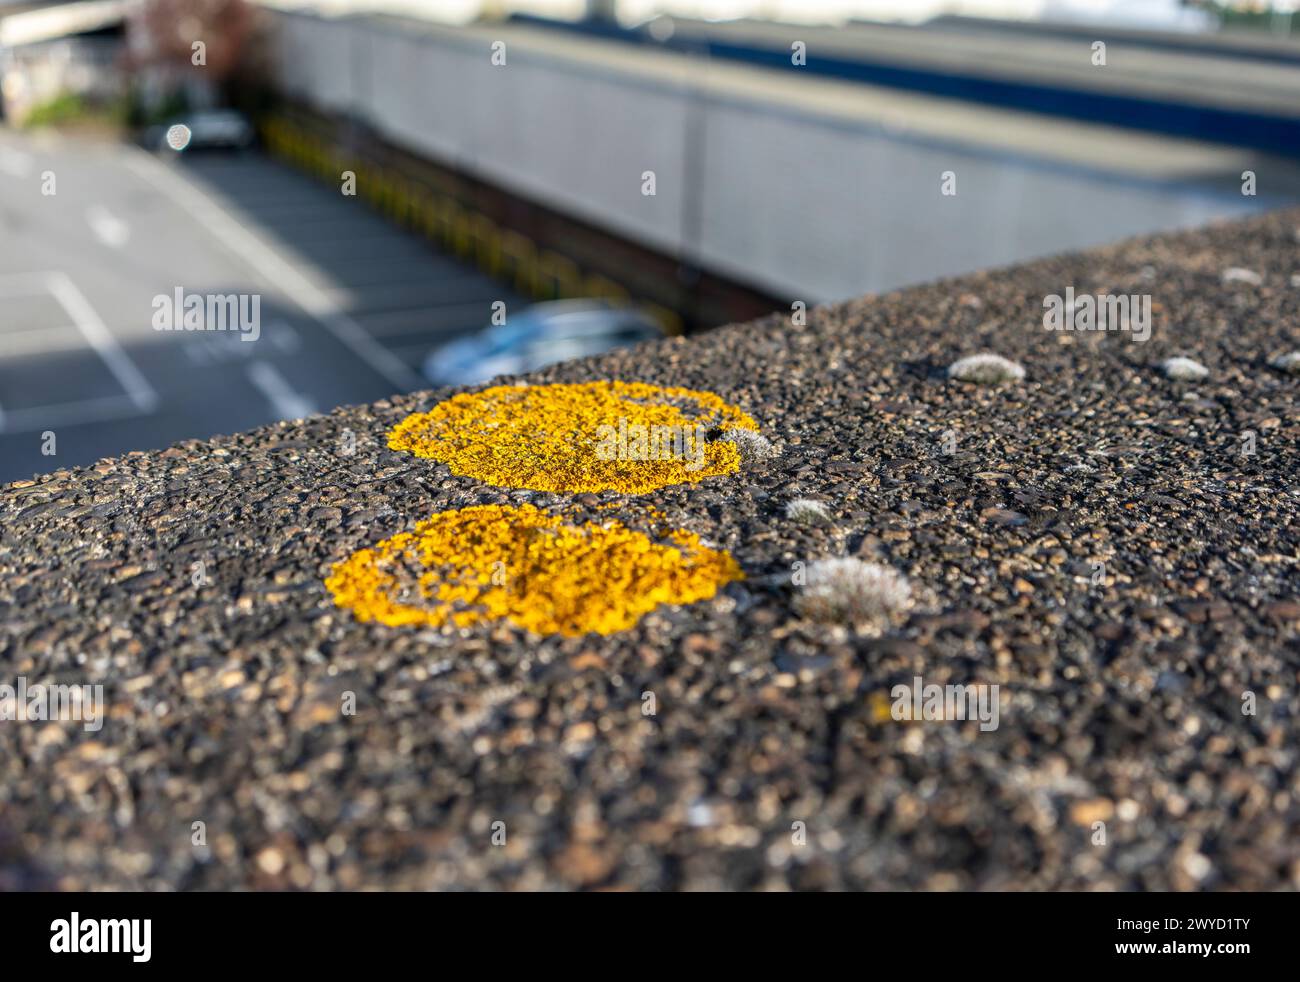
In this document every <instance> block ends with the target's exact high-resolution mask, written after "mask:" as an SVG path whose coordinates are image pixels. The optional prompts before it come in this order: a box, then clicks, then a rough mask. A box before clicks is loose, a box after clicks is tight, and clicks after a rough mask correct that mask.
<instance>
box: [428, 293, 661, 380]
mask: <svg viewBox="0 0 1300 982" xmlns="http://www.w3.org/2000/svg"><path fill="white" fill-rule="evenodd" d="M662 336H663V331H662V330H661V329H660V328H659V325H658V324H657V323H656V322H655V321H654V320H652V319H651V318H650V317H649V316H647V315H646V314H644V313H642V312H641V311H638V310H636V309H635V308H633V307H624V306H617V305H615V304H610V303H605V302H603V301H600V300H559V301H555V302H553V303H540V304H536V305H535V306H532V307H529V308H528V309H527V310H525V311H523V313H520V314H514V315H511V316H508V317H507V319H506V322H505V323H504V324H495V325H493V326H491V327H488V328H485V329H484V330H482V331H480V332H479V333H477V334H475V335H472V336H471V337H467V338H459V339H457V340H455V341H451V342H449V343H447V344H444V345H442V346H440V347H438V348H435V349H434V350H433V351H432V352H430V353H429V355H428V357H427V358H425V360H424V366H423V371H424V375H425V377H426V378H427V379H428V380H429V381H430V382H432V383H433V384H434V385H476V384H478V383H479V382H486V381H487V380H488V379H491V378H495V377H497V376H498V375H521V374H523V373H525V372H533V371H536V370H537V369H539V368H545V367H546V366H547V365H553V364H555V363H556V362H560V361H568V360H569V359H571V358H585V357H587V356H588V355H599V354H603V353H604V352H606V351H613V350H614V349H616V348H626V347H628V346H630V345H633V344H637V343H639V342H641V341H648V340H651V339H652V338H658V337H662Z"/></svg>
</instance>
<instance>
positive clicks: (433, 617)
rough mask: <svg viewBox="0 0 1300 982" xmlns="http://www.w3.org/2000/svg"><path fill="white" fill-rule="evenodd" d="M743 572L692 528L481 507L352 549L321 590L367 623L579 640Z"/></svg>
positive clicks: (709, 592)
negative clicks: (502, 627)
mask: <svg viewBox="0 0 1300 982" xmlns="http://www.w3.org/2000/svg"><path fill="white" fill-rule="evenodd" d="M743 576H744V574H743V573H742V572H741V571H740V567H739V566H737V565H736V562H735V560H733V559H732V558H731V556H730V554H728V553H727V552H725V551H722V550H714V549H710V548H708V547H706V546H705V545H703V544H702V543H701V542H700V540H699V538H698V537H697V536H696V535H694V534H693V533H691V532H685V531H682V530H662V531H661V532H657V533H656V534H655V537H654V538H651V537H650V536H648V535H646V534H644V533H642V532H638V531H635V530H633V529H630V528H627V527H626V526H625V525H623V524H622V523H621V522H618V521H612V520H611V521H608V522H605V523H603V524H595V523H590V522H588V523H584V524H581V525H575V524H569V523H568V522H566V520H565V519H564V518H563V517H562V516H559V515H553V514H550V513H548V512H544V511H542V510H540V509H538V508H535V507H533V506H532V505H521V506H518V507H511V506H507V505H475V506H473V507H470V508H463V509H460V510H459V511H444V512H439V513H437V514H435V515H433V516H432V517H431V518H429V519H427V520H426V521H423V522H420V523H419V524H418V525H417V526H416V527H415V530H414V531H412V532H402V533H400V534H398V535H395V536H393V537H392V538H390V539H385V540H384V541H382V542H380V543H379V544H378V545H376V546H375V547H374V548H372V549H361V550H359V551H357V552H355V553H353V555H352V556H350V557H349V558H348V559H346V560H344V561H343V562H341V563H339V564H337V565H336V566H335V567H334V568H333V570H332V571H331V573H330V576H329V578H328V579H327V580H326V581H325V586H326V587H327V588H328V589H329V591H330V592H331V593H332V594H333V595H334V602H335V603H336V604H337V605H338V606H340V607H346V608H347V609H349V610H351V611H352V612H353V614H354V615H355V616H356V618H357V619H358V620H360V621H378V622H379V623H381V624H387V625H390V626H393V627H401V626H406V625H419V626H429V627H442V626H444V625H447V624H454V625H456V626H458V627H468V626H471V625H474V624H480V623H485V622H491V621H500V620H506V621H509V622H511V623H513V624H516V625H518V626H519V627H523V628H527V629H528V630H530V631H534V632H536V633H537V634H564V635H569V636H573V635H580V634H586V633H587V632H589V631H594V632H595V633H597V634H612V633H613V632H615V631H621V630H624V629H626V628H629V627H632V626H633V625H634V624H635V623H636V622H637V621H638V620H640V618H641V617H642V615H644V614H646V613H648V612H649V611H651V610H654V608H655V607H657V606H659V605H660V604H688V603H693V602H695V601H697V600H705V599H708V598H709V597H712V596H713V595H714V594H715V593H716V592H717V590H718V588H719V587H721V586H723V585H725V584H727V583H730V582H731V581H732V580H738V579H742V578H743Z"/></svg>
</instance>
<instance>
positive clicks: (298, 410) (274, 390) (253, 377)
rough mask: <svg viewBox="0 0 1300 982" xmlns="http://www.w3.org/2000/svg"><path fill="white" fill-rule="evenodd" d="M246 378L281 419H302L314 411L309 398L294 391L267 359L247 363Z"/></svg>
mask: <svg viewBox="0 0 1300 982" xmlns="http://www.w3.org/2000/svg"><path fill="white" fill-rule="evenodd" d="M248 380H249V381H250V382H252V383H253V385H255V386H256V387H257V391H258V392H260V393H262V395H264V396H266V398H267V400H268V401H269V402H270V403H271V407H272V408H273V409H274V410H275V411H276V412H277V413H278V414H279V416H280V418H281V419H302V418H303V417H304V416H311V415H313V414H314V413H315V412H316V406H315V405H314V404H313V403H312V401H311V399H309V398H308V397H306V396H304V395H301V394H300V393H298V392H295V391H294V388H293V386H291V385H290V384H289V381H288V379H286V378H285V377H284V376H283V375H281V374H280V373H279V372H278V371H277V370H276V368H275V366H274V365H272V364H271V363H270V362H269V361H255V362H253V364H251V365H249V366H248Z"/></svg>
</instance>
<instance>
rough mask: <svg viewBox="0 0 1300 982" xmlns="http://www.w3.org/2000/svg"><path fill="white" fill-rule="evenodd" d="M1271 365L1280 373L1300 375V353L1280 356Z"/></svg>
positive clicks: (1289, 352) (1290, 352) (1294, 352)
mask: <svg viewBox="0 0 1300 982" xmlns="http://www.w3.org/2000/svg"><path fill="white" fill-rule="evenodd" d="M1271 364H1272V366H1273V367H1274V368H1276V369H1277V370H1278V371H1281V372H1286V373H1288V374H1290V375H1300V351H1288V352H1287V353H1286V354H1284V355H1278V356H1277V357H1276V358H1274V359H1273V361H1272V362H1271Z"/></svg>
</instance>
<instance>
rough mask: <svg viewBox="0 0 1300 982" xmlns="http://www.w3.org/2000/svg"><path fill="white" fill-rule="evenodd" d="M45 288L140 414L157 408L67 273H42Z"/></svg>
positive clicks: (152, 394)
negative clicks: (65, 312)
mask: <svg viewBox="0 0 1300 982" xmlns="http://www.w3.org/2000/svg"><path fill="white" fill-rule="evenodd" d="M45 282H46V287H47V288H48V289H49V291H50V292H51V293H52V294H54V299H55V300H57V301H58V302H59V303H60V304H61V305H62V307H63V309H64V310H66V311H67V312H68V316H69V317H71V318H72V322H73V323H74V324H76V325H77V328H78V329H79V330H80V331H81V333H82V334H83V335H85V338H86V341H87V343H89V345H90V346H91V347H92V348H94V349H95V352H96V353H97V354H98V355H99V357H100V358H102V359H103V360H104V364H105V365H107V366H108V370H109V371H110V372H112V373H113V377H114V378H116V379H117V383H118V385H120V386H122V388H123V389H125V390H126V394H127V395H128V396H130V398H131V402H133V403H134V404H135V407H136V408H137V409H139V410H140V411H141V412H144V413H148V412H152V411H153V410H154V408H155V407H156V406H157V405H158V393H156V392H155V391H154V390H153V386H151V385H150V384H149V382H148V380H146V379H145V377H144V375H143V374H142V373H141V372H140V369H138V368H136V367H135V362H133V361H132V360H131V359H130V358H128V357H127V354H126V352H125V351H123V350H122V347H121V345H119V344H118V343H117V339H116V338H114V337H113V333H112V332H111V331H110V330H109V329H108V328H107V327H105V326H104V322H103V321H102V320H100V319H99V315H98V314H96V313H95V308H94V307H92V306H91V305H90V302H89V301H88V300H87V299H86V298H85V296H84V295H83V294H82V292H81V291H80V290H78V289H77V285H76V284H75V283H73V282H72V278H71V277H70V276H68V274H67V273H62V272H54V273H46V274H45Z"/></svg>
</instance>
